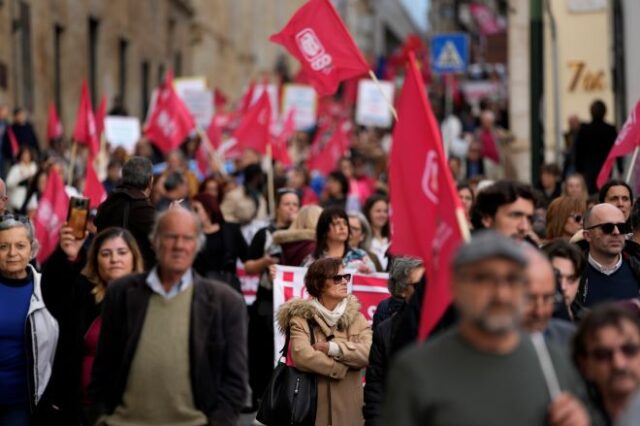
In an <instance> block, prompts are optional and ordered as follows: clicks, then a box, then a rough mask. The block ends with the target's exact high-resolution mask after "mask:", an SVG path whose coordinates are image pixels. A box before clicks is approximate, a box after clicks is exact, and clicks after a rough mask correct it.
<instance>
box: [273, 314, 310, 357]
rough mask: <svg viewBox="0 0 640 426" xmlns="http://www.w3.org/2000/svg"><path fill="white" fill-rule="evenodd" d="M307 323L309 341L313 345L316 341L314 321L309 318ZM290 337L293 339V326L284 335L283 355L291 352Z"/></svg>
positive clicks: (281, 351) (281, 350) (281, 352)
mask: <svg viewBox="0 0 640 426" xmlns="http://www.w3.org/2000/svg"><path fill="white" fill-rule="evenodd" d="M307 324H308V325H309V341H310V342H311V344H312V345H313V344H314V343H316V336H315V335H314V333H313V321H312V320H311V319H307ZM290 339H291V327H288V328H287V331H286V333H285V337H284V345H283V346H282V349H280V355H281V356H287V352H289V340H290Z"/></svg>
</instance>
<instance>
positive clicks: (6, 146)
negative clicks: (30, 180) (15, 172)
mask: <svg viewBox="0 0 640 426" xmlns="http://www.w3.org/2000/svg"><path fill="white" fill-rule="evenodd" d="M10 127H11V130H12V131H13V134H14V135H15V137H16V140H17V141H18V146H19V147H22V146H28V147H29V148H31V152H32V153H33V155H34V158H35V159H36V160H37V159H38V158H39V156H40V145H39V144H38V137H37V136H36V132H35V130H34V129H33V125H32V124H31V123H25V124H18V123H13V124H12V125H11V126H10ZM2 158H4V159H5V160H10V159H12V158H13V152H12V150H11V142H9V131H8V129H7V131H6V132H5V133H4V136H3V138H2ZM12 162H13V161H12Z"/></svg>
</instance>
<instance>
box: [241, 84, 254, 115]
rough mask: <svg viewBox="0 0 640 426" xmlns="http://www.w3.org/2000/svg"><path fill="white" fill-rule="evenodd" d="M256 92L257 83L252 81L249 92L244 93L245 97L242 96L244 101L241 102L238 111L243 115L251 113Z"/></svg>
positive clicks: (248, 88)
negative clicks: (250, 109)
mask: <svg viewBox="0 0 640 426" xmlns="http://www.w3.org/2000/svg"><path fill="white" fill-rule="evenodd" d="M255 90H256V82H255V81H251V83H249V87H247V90H246V91H245V92H244V95H243V96H242V100H240V108H239V109H238V110H239V111H240V113H241V114H246V113H247V112H248V111H249V107H250V106H251V104H252V101H253V93H254V92H255Z"/></svg>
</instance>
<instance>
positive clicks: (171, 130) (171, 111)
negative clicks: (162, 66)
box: [144, 71, 196, 154]
mask: <svg viewBox="0 0 640 426" xmlns="http://www.w3.org/2000/svg"><path fill="white" fill-rule="evenodd" d="M195 126H196V123H195V122H194V121H193V118H192V117H191V114H190V113H189V110H188V109H187V107H186V105H185V104H184V103H183V102H182V100H181V99H180V97H179V96H178V94H177V93H176V90H175V89H174V87H173V74H172V73H171V71H169V72H167V75H166V77H165V80H164V83H163V84H162V86H161V87H160V88H159V90H158V96H157V100H156V104H155V106H154V109H153V113H152V114H151V116H150V117H149V121H148V122H147V125H146V127H145V129H144V135H145V136H146V137H148V138H149V139H150V140H151V141H152V142H153V143H154V144H155V145H156V146H157V147H158V148H159V149H160V151H162V153H163V154H167V153H168V152H169V151H171V150H173V149H176V148H178V147H179V146H180V144H181V143H182V141H184V139H185V138H186V137H187V135H188V134H189V132H190V131H191V130H192V129H193V128H194V127H195Z"/></svg>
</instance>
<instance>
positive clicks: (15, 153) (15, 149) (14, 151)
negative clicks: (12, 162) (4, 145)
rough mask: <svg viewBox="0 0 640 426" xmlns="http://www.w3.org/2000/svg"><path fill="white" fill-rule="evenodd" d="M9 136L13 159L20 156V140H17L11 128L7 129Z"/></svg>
mask: <svg viewBox="0 0 640 426" xmlns="http://www.w3.org/2000/svg"><path fill="white" fill-rule="evenodd" d="M7 134H8V135H9V145H10V146H11V155H12V156H13V158H16V157H17V156H18V151H20V145H19V144H18V138H16V134H15V133H14V132H13V128H11V126H9V128H8V129H7Z"/></svg>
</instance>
